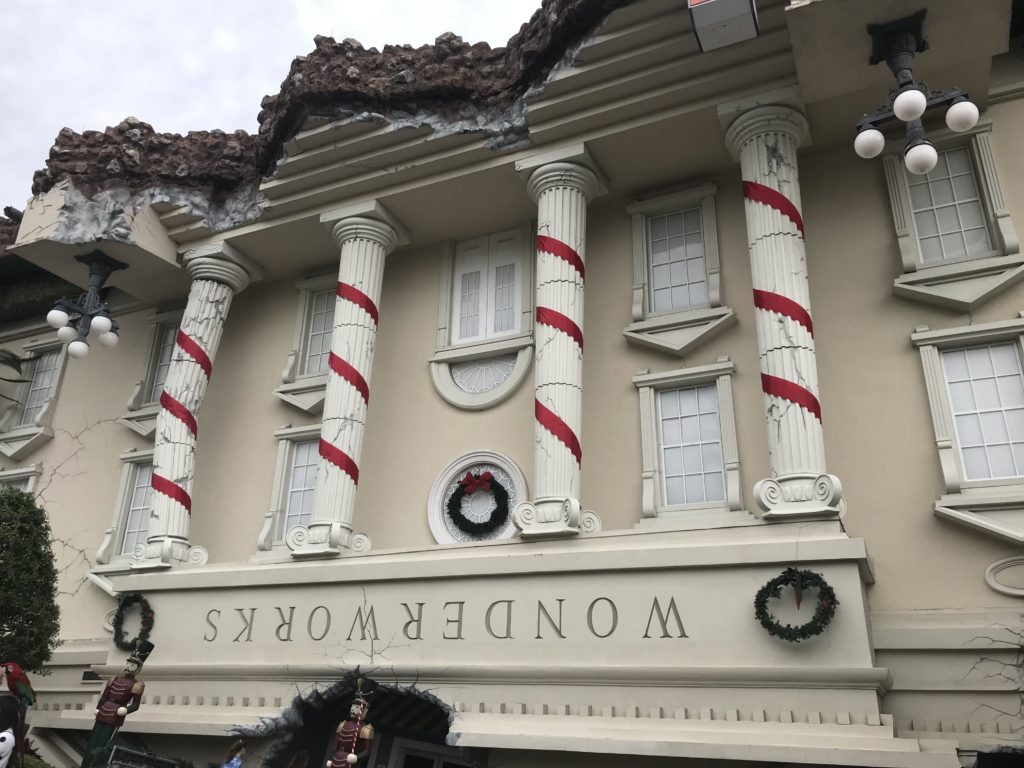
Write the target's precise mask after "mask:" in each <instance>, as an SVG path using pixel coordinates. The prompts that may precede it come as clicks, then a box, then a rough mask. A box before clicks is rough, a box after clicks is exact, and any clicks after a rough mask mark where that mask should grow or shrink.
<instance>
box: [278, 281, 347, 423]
mask: <svg viewBox="0 0 1024 768" xmlns="http://www.w3.org/2000/svg"><path fill="white" fill-rule="evenodd" d="M337 285H338V277H337V275H335V274H331V275H319V276H316V277H309V278H305V279H303V280H299V281H298V282H296V283H295V287H296V289H298V307H297V308H296V315H295V330H294V333H293V335H292V346H291V349H290V350H289V352H288V358H287V360H286V361H285V364H284V368H283V369H282V370H281V382H282V384H281V386H279V387H278V388H277V389H275V390H274V395H275V396H276V397H278V398H280V399H281V400H283V401H284V402H286V403H288V404H289V405H291V406H294V407H295V408H298V409H299V410H301V411H304V412H305V413H308V414H311V415H314V416H315V415H317V414H319V413H321V412H322V411H323V409H324V397H325V394H326V391H327V372H326V371H325V372H324V373H313V374H306V373H304V372H303V369H304V367H305V363H306V354H307V352H308V351H309V336H310V330H311V321H312V315H313V312H312V310H313V297H314V296H315V295H316V294H318V293H321V292H323V291H330V290H336V289H337Z"/></svg>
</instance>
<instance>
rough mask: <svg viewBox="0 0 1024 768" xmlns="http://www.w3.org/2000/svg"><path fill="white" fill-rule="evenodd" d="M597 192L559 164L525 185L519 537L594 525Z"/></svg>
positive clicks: (591, 177) (587, 178) (586, 176)
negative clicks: (589, 436)
mask: <svg viewBox="0 0 1024 768" xmlns="http://www.w3.org/2000/svg"><path fill="white" fill-rule="evenodd" d="M597 188H598V179H597V176H596V175H595V174H594V172H593V171H591V170H590V169H589V168H586V167H585V166H582V165H576V164H574V163H563V162H553V163H549V164H547V165H543V166H541V167H540V168H538V169H537V170H535V171H534V172H533V173H532V174H531V176H530V179H529V182H528V191H529V193H530V196H531V197H532V198H533V199H534V200H535V201H536V202H537V263H536V275H537V294H536V296H537V301H536V323H535V325H534V350H535V351H534V375H535V379H536V384H535V400H534V475H533V501H532V502H525V503H523V504H521V505H519V507H518V508H517V509H516V510H515V512H514V514H513V518H512V519H513V521H514V522H515V524H516V526H517V527H518V528H519V529H520V531H521V532H522V536H523V538H551V537H561V536H574V535H576V534H577V533H579V531H580V529H581V528H583V529H584V530H589V529H594V528H596V527H598V526H599V525H600V523H599V521H597V517H596V515H594V514H593V513H586V514H585V515H584V513H581V510H580V502H579V496H580V466H581V463H582V460H583V453H582V435H583V432H582V426H583V424H582V422H583V418H582V416H583V294H584V291H583V286H584V278H585V271H586V270H585V259H586V232H587V203H588V202H589V200H590V198H591V197H593V195H594V193H595V192H596V191H597Z"/></svg>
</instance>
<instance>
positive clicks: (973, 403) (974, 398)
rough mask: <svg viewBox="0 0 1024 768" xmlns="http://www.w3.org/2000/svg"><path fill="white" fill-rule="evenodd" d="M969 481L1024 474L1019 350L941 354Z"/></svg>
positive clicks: (994, 347) (1003, 347) (998, 347)
mask: <svg viewBox="0 0 1024 768" xmlns="http://www.w3.org/2000/svg"><path fill="white" fill-rule="evenodd" d="M942 362H943V367H944V369H945V373H946V382H947V385H948V386H949V401H950V404H951V406H952V410H953V417H954V420H955V423H956V434H957V440H958V443H959V445H960V453H961V456H962V457H963V466H964V473H965V477H966V479H967V480H989V479H993V478H1005V477H1020V476H1022V475H1024V377H1022V375H1021V362H1020V355H1019V353H1018V350H1017V346H1016V345H1015V344H1013V343H1005V344H991V345H989V346H984V347H971V348H968V349H958V350H950V351H947V352H943V354H942Z"/></svg>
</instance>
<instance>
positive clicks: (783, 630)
mask: <svg viewBox="0 0 1024 768" xmlns="http://www.w3.org/2000/svg"><path fill="white" fill-rule="evenodd" d="M787 586H788V587H792V589H793V598H794V599H795V600H796V607H797V608H798V609H799V608H800V603H801V601H802V600H803V596H804V590H806V589H817V590H818V600H817V605H816V606H815V609H814V616H812V617H811V620H810V621H808V622H807V623H806V624H800V625H799V626H796V627H794V626H793V625H792V624H785V625H783V624H782V622H780V621H779V620H778V619H776V618H775V617H774V616H772V614H771V612H770V611H769V610H768V599H769V598H777V597H781V596H782V589H783V587H787ZM837 605H839V600H838V598H836V593H835V590H834V589H832V587H831V586H830V585H829V583H828V582H827V581H825V579H824V578H823V577H822V575H821V574H820V573H815V572H814V571H805V570H797V569H796V568H787V569H786V570H784V571H783V572H782V573H781V574H779V575H778V576H776V577H775V578H774V579H772V580H771V581H769V582H768V583H767V584H765V585H764V586H763V587H761V589H759V590H758V592H757V596H756V597H754V617H755V618H756V619H757V620H758V621H759V622H761V626H762V627H764V628H765V631H767V632H768V634H769V635H773V636H775V637H779V638H782V639H783V640H787V641H789V642H791V643H799V642H800V641H801V640H807V639H808V638H810V637H814V636H815V635H820V634H821V633H822V632H824V631H825V627H827V626H828V624H829V622H830V621H832V617H833V616H835V614H836V606H837Z"/></svg>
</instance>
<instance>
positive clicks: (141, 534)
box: [121, 462, 153, 555]
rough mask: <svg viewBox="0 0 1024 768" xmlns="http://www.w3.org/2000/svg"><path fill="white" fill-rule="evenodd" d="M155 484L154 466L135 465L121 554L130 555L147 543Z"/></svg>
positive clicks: (140, 463) (148, 463)
mask: <svg viewBox="0 0 1024 768" xmlns="http://www.w3.org/2000/svg"><path fill="white" fill-rule="evenodd" d="M152 484H153V464H152V463H151V462H145V463H143V462H139V463H137V464H135V471H134V477H133V478H132V482H131V485H130V486H129V488H130V491H131V496H130V497H129V498H128V500H127V502H126V503H127V505H128V508H127V510H126V511H125V524H124V538H123V539H122V540H121V554H122V555H130V554H132V553H133V552H134V551H135V547H136V546H138V545H139V544H144V543H145V542H146V536H147V534H148V533H149V518H150V514H151V512H152V507H151V496H152V491H153V488H152Z"/></svg>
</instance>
